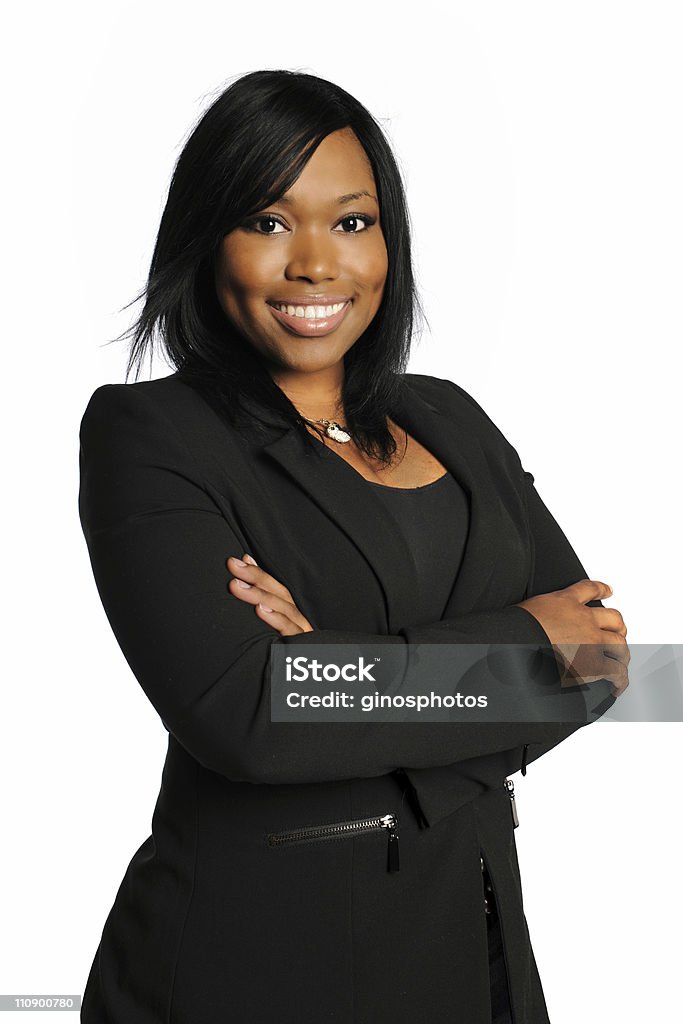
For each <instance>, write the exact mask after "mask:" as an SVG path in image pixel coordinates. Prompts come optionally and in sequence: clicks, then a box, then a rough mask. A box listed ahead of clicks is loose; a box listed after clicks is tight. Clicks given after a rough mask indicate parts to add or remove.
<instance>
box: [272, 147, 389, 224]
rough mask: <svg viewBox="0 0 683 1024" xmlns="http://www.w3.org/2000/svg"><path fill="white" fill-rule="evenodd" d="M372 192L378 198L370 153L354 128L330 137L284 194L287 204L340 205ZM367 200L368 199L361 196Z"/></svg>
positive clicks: (372, 195) (283, 200)
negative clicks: (346, 199) (344, 199)
mask: <svg viewBox="0 0 683 1024" xmlns="http://www.w3.org/2000/svg"><path fill="white" fill-rule="evenodd" d="M358 192H369V193H370V195H371V197H373V198H374V197H375V196H376V194H377V193H376V189H375V179H374V176H373V173H372V167H371V165H370V161H369V160H368V157H367V154H366V152H365V150H364V149H363V147H362V146H361V144H360V142H359V141H358V139H357V137H356V135H355V134H354V133H353V131H352V130H351V129H347V128H343V129H340V130H339V131H336V132H332V133H331V134H330V135H327V136H326V137H325V138H324V139H323V140H322V142H321V143H320V145H319V146H318V147H317V148H316V150H315V152H314V153H313V155H312V156H311V158H310V159H309V161H308V163H307V164H306V166H305V167H304V169H303V171H302V172H301V174H300V175H299V177H298V179H297V180H296V181H295V182H294V184H293V185H292V187H291V188H290V189H288V191H287V192H285V193H284V195H283V197H282V198H281V200H280V202H283V203H284V204H285V205H290V206H292V207H294V206H301V207H303V206H306V205H317V204H320V203H326V204H333V205H337V204H338V203H339V200H340V198H341V197H343V196H345V195H348V194H349V193H358ZM356 198H365V199H366V200H367V201H369V200H368V197H367V196H357V197H356Z"/></svg>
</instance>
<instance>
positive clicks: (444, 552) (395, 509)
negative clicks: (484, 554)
mask: <svg viewBox="0 0 683 1024" xmlns="http://www.w3.org/2000/svg"><path fill="white" fill-rule="evenodd" d="M367 483H368V484H369V485H370V486H371V487H374V488H375V491H376V493H377V494H380V495H381V496H382V498H383V500H384V503H385V505H386V506H387V512H388V513H389V514H390V515H392V516H393V517H394V519H395V520H396V523H397V525H398V527H399V529H401V530H402V531H403V534H404V536H405V538H406V540H407V541H408V546H409V548H410V551H411V554H412V556H413V562H414V564H415V569H416V573H417V578H418V585H419V591H418V593H417V594H415V603H414V605H413V611H412V616H411V621H410V622H409V623H408V622H407V623H406V625H410V626H421V625H426V624H427V623H430V622H436V621H438V620H440V619H441V618H442V617H443V613H444V610H445V608H446V603H447V602H448V598H449V597H450V593H451V590H452V589H453V585H454V583H455V579H456V577H457V575H458V570H459V568H460V562H461V560H462V555H463V552H464V550H465V540H466V539H467V531H468V528H469V503H468V500H467V495H466V494H465V492H464V491H463V489H462V487H461V486H460V484H459V483H458V481H457V480H456V479H455V477H454V476H453V475H452V474H451V473H448V472H447V473H444V475H443V476H440V477H439V478H438V480H433V481H432V482H431V483H429V484H423V485H422V487H391V486H389V485H388V484H379V483H375V482H374V481H373V480H368V481H367Z"/></svg>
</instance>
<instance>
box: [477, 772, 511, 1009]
mask: <svg viewBox="0 0 683 1024" xmlns="http://www.w3.org/2000/svg"><path fill="white" fill-rule="evenodd" d="M508 781H509V780H506V784H507V782H508ZM479 862H480V864H481V871H482V880H483V881H484V889H485V892H484V913H485V914H491V913H493V909H494V907H493V906H492V905H491V904H492V903H494V904H495V911H496V916H497V918H498V928H499V930H500V936H501V941H502V945H503V963H504V964H505V983H506V985H507V992H508V1000H509V1004H510V1020H511V1021H512V1024H515V1021H516V1020H517V1016H516V1014H515V1011H514V1007H513V1003H512V985H511V983H510V964H509V962H508V953H507V946H506V943H505V931H504V929H503V922H502V920H501V916H500V912H499V907H498V900H497V897H496V892H495V889H494V887H493V879H492V878H491V874H490V872H489V866H488V864H487V862H486V861H485V860H484V855H483V850H479ZM487 894H488V895H487ZM489 901H491V902H489Z"/></svg>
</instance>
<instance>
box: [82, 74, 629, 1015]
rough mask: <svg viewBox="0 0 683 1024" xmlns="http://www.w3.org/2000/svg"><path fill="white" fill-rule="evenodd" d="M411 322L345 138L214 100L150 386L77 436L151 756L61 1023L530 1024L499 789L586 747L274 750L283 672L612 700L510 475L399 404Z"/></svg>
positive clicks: (339, 731)
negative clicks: (281, 649)
mask: <svg viewBox="0 0 683 1024" xmlns="http://www.w3.org/2000/svg"><path fill="white" fill-rule="evenodd" d="M417 309H418V303H417V300H416V297H415V289H414V284H413V277H412V271H411V256H410V246H409V230H408V217H407V212H406V208H405V201H404V195H403V190H402V185H401V179H400V174H399V172H398V169H397V166H396V163H395V161H394V159H393V156H392V154H391V151H390V148H389V146H388V145H387V142H386V140H385V138H384V136H383V134H382V132H381V130H380V129H379V128H378V126H377V124H376V122H375V121H374V120H373V118H372V117H371V116H370V114H369V113H368V112H367V111H366V110H365V108H364V107H362V106H361V105H360V104H359V103H358V102H357V101H356V100H354V99H353V98H352V97H351V96H349V95H348V93H346V92H344V91H343V90H342V89H340V88H339V87H337V86H335V85H333V84H332V83H329V82H326V81H324V80H321V79H318V78H315V77H313V76H310V75H305V74H299V73H293V72H288V71H263V72H256V73H254V74H250V75H246V76H244V77H242V78H240V79H238V80H237V81H235V82H234V83H233V84H232V85H231V86H230V87H229V88H228V89H226V90H225V92H224V93H223V94H222V95H221V96H220V97H219V98H218V99H217V100H216V101H215V103H214V104H213V105H212V106H211V108H210V109H209V110H208V111H207V112H206V113H205V114H204V115H203V117H202V118H201V120H200V121H199V123H198V124H197V126H196V127H195V129H194V131H193V133H192V134H191V136H190V138H189V140H188V141H187V143H186V145H185V147H184V150H183V152H182V154H181V156H180V158H179V160H178V164H177V166H176V169H175V172H174V175H173V179H172V183H171V186H170V190H169V196H168V201H167V204H166V207H165V210H164V214H163V217H162V221H161V225H160V230H159V236H158V239H157V244H156V248H155V252H154V256H153V261H152V266H151V270H150V274H149V280H148V283H147V287H146V290H145V305H144V309H143V312H142V315H141V317H140V319H139V321H138V323H137V326H136V330H135V341H134V344H133V347H132V352H131V361H130V363H129V370H130V368H131V366H132V364H133V362H134V361H135V359H137V360H138V364H139V362H140V360H141V358H142V356H143V355H144V352H145V349H146V347H147V345H148V343H149V342H150V341H151V339H152V338H153V335H154V332H155V330H159V331H160V333H161V336H162V339H163V343H164V346H165V351H166V352H167V354H168V356H169V358H170V360H171V362H172V363H173V365H174V366H175V372H174V373H172V374H171V375H170V376H167V377H164V378H161V379H159V380H153V381H138V382H136V383H134V384H118V385H104V386H103V387H100V388H98V389H97V390H96V391H95V392H94V394H93V395H92V397H91V399H90V401H89V403H88V406H87V409H86V411H85V414H84V416H83V420H82V424H81V435H80V436H81V489H80V494H79V508H80V515H81V521H82V525H83V529H84V533H85V537H86V540H87V544H88V549H89V553H90V557H91V561H92V566H93V571H94V575H95V579H96V582H97V586H98V589H99V592H100V596H101V598H102V602H103V605H104V608H105V610H106V613H107V615H108V618H109V620H110V622H111V626H112V629H113V630H114V633H115V635H116V637H117V639H118V642H119V644H120V646H121V648H122V650H123V652H124V654H125V656H126V658H127V660H128V662H129V664H130V666H131V668H132V670H133V672H134V673H135V675H136V677H137V679H138V680H139V682H140V684H141V685H142V686H143V688H144V690H145V692H146V694H147V695H148V697H149V699H150V700H151V702H152V704H153V705H154V707H155V708H156V709H157V711H158V713H159V715H160V717H161V719H162V721H163V723H164V726H165V728H166V729H167V731H168V733H169V738H168V754H167V758H166V763H165V765H164V770H163V777H162V787H161V792H160V794H159V798H158V801H157V805H156V808H155V811H154V816H153V819H152V834H151V835H150V836H149V837H148V839H147V840H146V841H145V842H144V843H143V844H142V846H141V847H140V848H139V850H138V851H137V852H136V853H135V855H134V856H133V859H132V861H131V863H130V865H129V867H128V870H127V872H126V874H125V877H124V879H123V881H122V883H121V887H120V889H119V891H118V893H117V896H116V899H115V902H114V905H113V907H112V909H111V912H110V914H109V916H108V918H107V921H106V923H105V926H104V929H103V933H102V938H101V941H100V945H99V948H98V950H97V953H96V956H95V959H94V962H93V965H92V969H91V972H90V976H89V978H88V982H87V986H86V990H85V994H84V998H83V1009H82V1015H81V1019H82V1020H83V1021H84V1022H85V1024H104V1022H105V1021H106V1022H107V1024H124V1022H125V1024H162V1022H168V1024H214V1022H218V1021H221V1022H225V1021H228V1020H230V1021H232V1020H235V1021H240V1022H247V1021H248V1022H265V1021H268V1022H270V1021H273V1020H277V1021H278V1022H279V1024H295V1022H296V1024H303V1022H311V1024H313V1022H315V1024H319V1022H321V1021H338V1022H340V1024H361V1022H362V1024H371V1022H372V1024H378V1022H384V1021H386V1022H392V1024H402V1022H405V1024H408V1022H411V1024H413V1022H416V1021H430V1022H431V1021H433V1022H439V1024H441V1022H445V1021H463V1022H464V1021H467V1022H468V1024H491V1022H492V1021H495V1022H496V1024H502V1022H505V1021H507V1022H514V1024H521V1022H528V1024H541V1022H545V1021H547V1020H548V1015H547V1011H546V1006H545V1001H544V997H543V992H542V987H541V983H540V979H539V976H538V972H537V970H536V964H535V960H534V957H533V952H532V949H531V945H530V941H529V935H528V929H527V926H526V919H525V917H524V913H523V908H522V897H521V882H520V877H519V868H518V863H517V857H516V850H515V843H514V836H513V829H514V827H515V824H516V822H515V820H514V817H513V813H512V812H514V811H515V806H514V801H511V799H510V795H509V787H508V785H507V784H506V783H507V782H508V780H507V776H508V775H509V774H511V773H513V772H515V771H517V770H518V769H519V768H522V771H523V772H525V771H526V766H527V764H529V763H530V762H531V761H533V760H534V759H536V758H538V757H539V756H541V755H542V754H543V753H544V752H545V751H547V750H549V749H550V748H551V747H553V746H554V745H555V744H557V743H558V742H560V741H561V740H562V739H564V738H566V737H567V736H569V735H570V734H571V733H572V732H573V731H574V730H575V729H576V728H578V725H579V723H578V722H577V721H576V720H575V719H574V718H573V717H572V718H571V720H570V721H569V720H568V722H566V723H565V724H553V723H547V722H546V723H544V722H540V721H535V722H532V721H531V720H529V721H527V722H507V723H506V722H503V723H479V724H477V723H460V724H458V723H455V722H443V723H435V722H431V723H430V722H421V721H419V720H418V719H415V720H414V721H410V722H402V723H399V724H394V723H387V722H378V721H374V722H363V723H361V724H356V723H349V722H329V721H327V722H325V721H320V722H305V721H290V722H281V721H273V720H272V718H271V705H270V694H271V689H270V675H269V659H270V654H271V652H272V651H275V650H276V648H278V645H281V644H284V645H289V644H296V645H299V644H313V645H316V644H320V643H324V644H327V643H335V644H336V643H341V644H358V643H362V642H366V641H380V642H382V643H387V644H388V643H391V644H392V645H395V648H392V650H393V649H395V650H396V652H397V654H398V655H400V654H401V652H402V651H403V650H405V648H406V647H407V645H413V644H420V643H429V644H431V643H439V644H449V645H462V644H473V643H479V642H482V643H504V644H526V645H532V647H533V649H534V650H535V651H537V652H538V651H540V652H541V653H542V656H543V657H544V658H545V659H546V662H545V663H546V665H547V664H549V663H550V662H548V660H547V659H548V658H549V657H550V658H551V659H552V666H553V668H552V672H553V673H554V675H553V679H554V680H555V681H557V682H558V683H559V680H560V675H559V674H558V671H557V666H558V665H560V666H562V667H563V669H564V668H566V670H567V673H568V674H570V675H572V672H573V675H572V678H576V672H575V671H574V670H573V669H572V666H571V665H570V664H569V662H568V661H567V662H566V663H565V662H564V661H562V659H561V658H558V660H557V661H555V655H554V653H553V649H552V648H551V646H550V645H551V643H554V644H556V645H558V648H557V650H560V649H561V648H560V647H559V645H561V644H568V643H579V644H584V645H596V644H597V645H603V644H604V643H607V642H609V643H612V644H615V645H617V649H618V651H619V654H620V660H619V661H617V662H616V664H617V666H618V669H617V670H615V671H614V672H612V673H610V675H609V677H610V678H612V679H613V680H614V686H613V688H612V693H611V696H610V697H609V698H608V699H607V701H605V702H604V704H603V705H602V707H603V709H604V708H605V707H608V706H609V704H610V701H611V700H613V699H614V697H615V696H616V695H618V693H619V692H621V690H622V689H623V687H624V686H625V685H626V676H625V666H626V664H627V660H628V654H627V647H626V641H625V634H626V629H625V626H624V623H623V619H622V617H621V615H620V613H619V612H618V611H616V610H614V609H607V608H604V607H603V605H602V603H601V600H600V598H604V597H607V596H608V595H609V593H610V590H609V588H608V587H607V586H606V585H605V584H603V583H600V582H597V581H593V580H588V579H586V573H585V571H584V569H583V567H582V566H581V564H580V562H579V560H578V558H577V557H576V554H575V553H574V551H573V550H572V548H571V546H570V545H569V543H568V541H567V540H566V538H565V537H564V535H563V533H562V531H561V530H560V529H559V527H558V526H557V524H556V522H555V520H554V519H553V518H552V516H551V515H550V513H549V512H548V510H547V509H546V507H545V505H544V504H543V502H542V501H541V499H540V497H539V496H538V494H537V492H536V490H535V488H534V486H533V476H532V475H531V473H529V472H525V471H524V470H523V469H522V466H521V463H520V461H519V457H518V455H517V453H516V451H515V450H514V448H513V447H512V446H511V445H510V444H509V443H508V442H507V441H506V439H505V438H504V437H503V435H502V434H501V433H500V431H498V429H497V428H496V427H495V426H494V424H493V423H492V422H491V420H490V419H489V418H488V416H487V415H486V414H485V413H484V412H483V410H482V409H481V408H480V406H479V405H478V404H477V403H476V402H475V401H474V399H472V398H471V397H470V396H469V395H467V394H466V392H464V391H463V390H462V389H461V388H460V387H458V386H457V385H455V384H453V383H451V382H450V381H447V380H442V379H440V378H436V377H429V376H422V375H417V374H409V373H406V372H405V366H406V363H407V357H408V353H409V346H410V339H411V334H412V328H413V320H414V313H415V311H416V310H417ZM555 653H557V652H555ZM524 664H526V663H524ZM613 664H614V663H613ZM521 665H522V663H520V666H521ZM601 667H602V668H605V678H608V674H607V666H606V664H605V665H602V666H601ZM574 669H575V666H574ZM511 673H512V675H511V678H510V680H509V681H511V682H512V683H513V684H514V685H517V686H518V687H519V694H520V700H521V699H522V693H523V683H524V673H525V669H524V668H523V667H518V668H517V669H513V670H511ZM584 690H585V687H580V686H574V687H571V688H567V693H568V694H569V693H570V692H571V693H573V695H574V699H576V694H577V693H578V694H579V698H578V699H579V700H580V701H581V705H582V707H583V706H584V705H583V700H584V698H583V696H582V691H584ZM583 721H585V718H584V719H583ZM399 845H400V856H399V855H398V847H399Z"/></svg>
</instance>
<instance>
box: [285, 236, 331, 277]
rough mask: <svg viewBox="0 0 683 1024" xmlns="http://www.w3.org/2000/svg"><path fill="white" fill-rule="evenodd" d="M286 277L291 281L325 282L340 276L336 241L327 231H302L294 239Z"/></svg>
mask: <svg viewBox="0 0 683 1024" xmlns="http://www.w3.org/2000/svg"><path fill="white" fill-rule="evenodd" d="M285 276H286V277H287V279H288V280H290V281H297V280H298V281H301V280H305V281H311V282H313V281H325V280H334V279H335V278H336V277H338V276H339V264H338V260H337V254H336V251H335V245H334V239H332V238H330V237H329V235H328V234H327V232H326V231H300V232H297V234H296V236H295V237H294V238H293V239H292V244H291V249H290V252H289V259H288V261H287V266H286V268H285Z"/></svg>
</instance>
